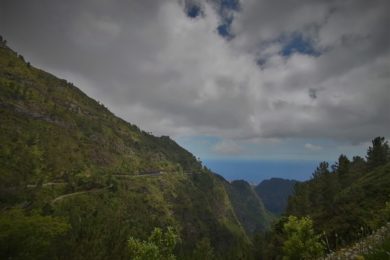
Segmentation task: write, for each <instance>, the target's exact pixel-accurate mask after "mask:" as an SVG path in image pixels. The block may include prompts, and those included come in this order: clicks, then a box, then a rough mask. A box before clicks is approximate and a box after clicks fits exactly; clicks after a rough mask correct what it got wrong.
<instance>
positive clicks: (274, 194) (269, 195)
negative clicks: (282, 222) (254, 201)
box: [255, 178, 298, 215]
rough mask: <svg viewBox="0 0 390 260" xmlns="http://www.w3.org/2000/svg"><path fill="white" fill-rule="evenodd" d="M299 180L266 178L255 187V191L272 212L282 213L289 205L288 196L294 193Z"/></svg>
mask: <svg viewBox="0 0 390 260" xmlns="http://www.w3.org/2000/svg"><path fill="white" fill-rule="evenodd" d="M296 183H298V181H295V180H286V179H281V178H271V179H269V180H264V181H262V182H261V183H260V184H258V185H257V186H256V187H255V191H256V193H257V194H258V196H259V197H260V198H261V200H262V201H263V203H264V206H265V207H266V209H267V210H269V211H270V212H272V213H274V214H276V215H280V214H282V213H283V212H284V211H285V210H286V207H287V202H288V197H289V196H290V195H292V194H293V192H294V187H295V184H296Z"/></svg>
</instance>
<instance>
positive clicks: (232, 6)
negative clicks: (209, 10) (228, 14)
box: [221, 0, 240, 11]
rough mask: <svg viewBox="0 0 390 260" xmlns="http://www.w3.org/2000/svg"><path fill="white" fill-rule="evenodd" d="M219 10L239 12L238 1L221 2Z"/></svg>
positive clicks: (224, 0)
mask: <svg viewBox="0 0 390 260" xmlns="http://www.w3.org/2000/svg"><path fill="white" fill-rule="evenodd" d="M221 9H228V10H233V11H238V10H240V1H238V0H222V1H221Z"/></svg>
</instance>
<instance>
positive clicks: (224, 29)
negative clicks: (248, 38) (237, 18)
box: [217, 17, 234, 39]
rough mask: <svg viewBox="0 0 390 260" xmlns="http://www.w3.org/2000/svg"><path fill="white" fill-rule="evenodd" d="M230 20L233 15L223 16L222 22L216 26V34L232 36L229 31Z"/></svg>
mask: <svg viewBox="0 0 390 260" xmlns="http://www.w3.org/2000/svg"><path fill="white" fill-rule="evenodd" d="M232 22H233V17H229V18H223V20H222V24H220V25H219V26H218V27H217V31H218V34H219V35H220V36H222V37H223V38H226V39H231V38H233V36H234V35H233V34H232V33H231V29H230V26H231V24H232Z"/></svg>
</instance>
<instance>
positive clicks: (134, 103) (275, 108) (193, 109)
mask: <svg viewBox="0 0 390 260" xmlns="http://www.w3.org/2000/svg"><path fill="white" fill-rule="evenodd" d="M5 2H7V1H5ZM15 2H16V1H8V3H7V6H5V8H4V10H6V11H5V12H4V13H3V16H2V18H1V19H2V20H1V21H0V30H1V31H4V33H5V35H4V36H5V37H6V38H8V39H9V42H10V43H11V44H10V45H11V46H13V43H15V46H16V47H17V50H19V51H20V52H22V53H26V55H25V57H27V58H29V59H30V60H31V61H32V62H33V63H34V61H37V63H39V64H41V65H42V66H43V67H44V68H46V69H49V70H50V71H62V72H63V73H61V74H62V75H63V76H66V77H68V79H69V81H74V83H76V85H79V87H80V88H81V89H82V90H87V92H88V93H91V94H92V95H93V97H94V98H96V99H98V100H100V101H102V102H103V103H104V104H105V105H106V106H107V107H109V108H110V109H111V110H113V112H115V114H117V115H119V116H121V117H123V118H124V119H126V120H128V121H130V122H132V123H136V124H137V125H139V126H140V127H141V128H143V129H146V130H147V131H152V132H153V133H155V134H164V135H172V136H184V135H186V136H191V135H196V136H199V135H208V136H217V137H219V138H221V139H224V140H228V139H229V140H235V141H233V142H234V143H235V144H238V145H239V144H240V142H241V141H240V140H254V141H256V140H258V139H262V138H272V139H283V138H329V139H336V140H349V141H353V142H362V141H367V140H370V139H371V138H372V137H373V136H376V135H386V134H387V133H388V132H389V131H390V114H389V113H388V104H389V102H390V94H389V93H390V90H389V88H390V86H389V82H390V71H389V68H390V47H389V46H390V42H389V38H388V36H387V34H388V33H387V30H388V28H389V26H390V22H389V20H390V18H389V17H388V15H387V12H386V10H388V8H386V7H388V5H389V2H388V1H380V0H377V1H376V0H374V1H359V0H358V1H341V2H340V1H321V0H317V1H302V2H300V3H299V4H298V3H297V2H294V3H292V2H291V3H290V2H288V1H281V0H278V1H276V0H272V1H255V0H247V1H242V10H241V11H240V12H238V13H236V14H235V20H234V21H233V24H232V30H233V32H234V33H235V34H236V37H235V38H234V39H233V40H231V41H225V39H223V38H221V37H220V36H219V35H218V34H217V32H216V27H217V26H218V25H219V23H220V17H219V16H218V14H217V13H216V12H215V9H213V8H212V7H211V6H210V5H209V4H208V3H209V2H205V3H204V4H203V5H202V6H203V7H202V8H203V9H204V10H203V11H204V14H205V16H204V17H201V18H197V19H190V18H189V17H187V16H186V15H185V13H184V12H183V6H180V5H178V1H168V0H166V1H154V0H142V1H141V0H139V1H128V2H121V1H90V0H84V1H66V2H63V1H49V2H45V4H43V3H41V4H37V3H35V2H34V3H32V2H31V1H25V2H24V3H23V5H20V6H18V5H17V4H16V3H15ZM37 6H39V8H38V7H37ZM57 6H59V7H61V8H59V7H57ZM63 10H68V12H64V11H63ZM3 19H4V20H3ZM21 21H23V22H22V23H21ZM69 21H73V22H69ZM295 32H298V33H301V34H303V35H304V36H305V37H309V38H310V39H312V41H313V43H314V45H315V47H318V48H320V49H321V50H323V48H325V50H326V51H325V52H323V53H322V55H320V56H318V57H314V56H309V55H304V54H299V53H295V54H293V55H292V56H290V57H283V56H281V55H280V50H281V49H282V48H283V44H282V43H281V42H275V41H274V40H275V39H276V38H278V37H280V36H283V35H286V34H287V35H288V34H289V33H295ZM258 58H262V59H264V60H265V63H264V64H263V65H262V67H261V69H260V68H259V66H258V65H257V64H256V59H258ZM75 75H80V76H75ZM310 90H316V95H315V96H316V98H313V94H310ZM225 143H226V142H225ZM222 144H223V143H222ZM224 146H228V145H226V144H224ZM224 146H222V148H224ZM230 146H234V145H232V144H231V143H230ZM225 150H229V149H225Z"/></svg>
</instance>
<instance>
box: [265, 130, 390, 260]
mask: <svg viewBox="0 0 390 260" xmlns="http://www.w3.org/2000/svg"><path fill="white" fill-rule="evenodd" d="M287 216H289V217H288V218H287ZM296 217H298V218H296ZM389 222H390V148H389V145H388V142H387V141H386V140H385V139H384V138H383V137H377V138H375V139H374V140H373V141H372V146H371V147H369V148H368V150H367V156H366V159H363V158H361V157H359V156H355V157H353V158H352V160H349V159H348V158H347V157H346V156H345V155H340V157H339V159H338V161H337V162H336V163H335V164H333V165H332V166H331V167H329V164H328V163H327V162H322V163H320V165H319V166H318V167H317V169H316V170H315V172H314V173H313V177H312V178H311V179H310V180H308V181H306V182H302V183H298V184H297V185H296V186H295V191H294V193H293V195H292V196H291V197H290V198H289V201H288V206H287V211H286V212H285V213H284V217H282V218H281V219H279V220H278V222H276V223H275V224H274V225H273V227H272V232H271V233H269V234H267V236H266V240H267V241H266V243H267V246H265V250H264V251H266V254H265V255H266V256H267V257H268V258H275V257H276V258H277V257H282V256H286V255H290V256H294V257H295V256H297V255H298V256H300V257H302V256H304V255H306V257H303V259H311V258H310V257H307V256H310V255H311V253H313V252H315V253H316V254H317V256H318V254H320V253H323V254H324V253H331V252H333V251H337V254H336V256H337V255H338V254H341V255H344V254H347V253H348V254H350V256H351V255H352V254H354V255H355V254H356V255H362V254H367V257H368V256H370V257H371V256H373V257H374V256H375V255H381V254H382V255H383V250H384V249H383V248H386V247H387V244H386V243H387V242H386V241H388V240H389V239H390V233H389V232H388V231H387V230H388V223H389ZM291 227H293V228H291ZM291 230H293V231H294V232H291ZM302 230H304V231H302ZM383 230H385V231H386V232H384V231H383ZM372 234H373V235H372ZM374 234H381V235H380V236H379V237H378V236H377V235H374ZM358 241H360V242H358ZM305 243H307V244H305ZM381 243H384V244H383V245H381ZM302 245H304V246H302ZM367 245H369V246H367ZM315 247H316V249H315V250H313V251H312V252H310V250H312V249H314V248H315ZM375 248H377V249H375ZM363 249H364V250H363ZM294 250H295V251H294ZM375 250H377V251H378V252H376V251H375ZM381 250H382V251H381ZM351 252H352V253H351ZM381 252H382V253H381ZM385 253H386V252H385ZM294 257H292V258H288V259H295V258H294ZM332 257H333V256H329V258H327V259H339V258H332ZM345 257H346V256H345ZM340 259H346V258H344V257H341V258H340ZM347 259H355V258H351V257H348V258H347ZM370 259H372V258H370ZM374 259H383V258H374Z"/></svg>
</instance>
